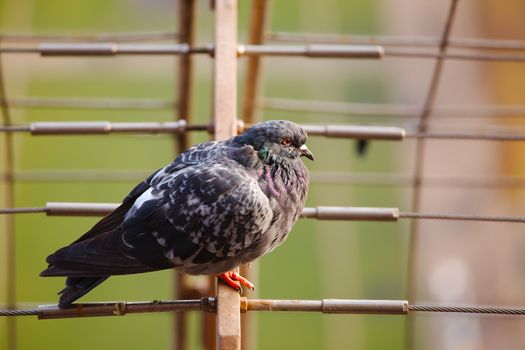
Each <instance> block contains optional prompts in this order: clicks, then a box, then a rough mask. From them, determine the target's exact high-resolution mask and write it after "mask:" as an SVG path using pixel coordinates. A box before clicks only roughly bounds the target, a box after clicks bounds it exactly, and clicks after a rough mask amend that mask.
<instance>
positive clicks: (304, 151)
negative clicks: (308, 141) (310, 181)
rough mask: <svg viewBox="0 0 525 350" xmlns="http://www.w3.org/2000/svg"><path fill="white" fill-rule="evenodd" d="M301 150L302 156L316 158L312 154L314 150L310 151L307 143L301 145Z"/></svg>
mask: <svg viewBox="0 0 525 350" xmlns="http://www.w3.org/2000/svg"><path fill="white" fill-rule="evenodd" d="M299 150H301V155H302V156H305V157H306V158H308V159H310V160H314V155H313V154H312V152H310V150H309V149H308V147H306V145H302V146H301V147H299Z"/></svg>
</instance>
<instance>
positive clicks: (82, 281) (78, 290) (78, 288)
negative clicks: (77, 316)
mask: <svg viewBox="0 0 525 350" xmlns="http://www.w3.org/2000/svg"><path fill="white" fill-rule="evenodd" d="M108 277H109V276H94V277H68V278H67V280H66V288H64V289H62V290H61V291H60V292H58V294H60V299H59V301H58V307H59V308H61V309H67V308H69V307H71V303H73V302H74V301H76V300H77V299H78V298H80V297H82V296H83V295H85V294H87V293H88V292H89V291H90V290H92V289H93V288H95V287H96V286H98V285H99V284H101V283H102V282H104V281H105V280H106V279H107V278H108Z"/></svg>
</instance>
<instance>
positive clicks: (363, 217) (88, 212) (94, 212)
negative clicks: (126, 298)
mask: <svg viewBox="0 0 525 350" xmlns="http://www.w3.org/2000/svg"><path fill="white" fill-rule="evenodd" d="M118 206H119V204H117V203H81V202H48V203H47V204H46V206H45V207H43V208H4V209H0V214H23V213H26V214H27V213H46V215H48V216H104V215H107V214H109V213H110V212H111V211H112V210H114V209H116V208H117V207H118ZM301 217H302V218H305V219H317V220H342V221H393V222H395V221H398V219H427V220H452V221H485V222H486V221H489V222H508V223H525V217H524V216H489V215H464V214H444V213H419V212H417V213H413V212H400V211H399V209H397V208H365V207H325V206H318V207H310V208H304V209H303V212H302V214H301Z"/></svg>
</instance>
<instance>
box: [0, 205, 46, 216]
mask: <svg viewBox="0 0 525 350" xmlns="http://www.w3.org/2000/svg"><path fill="white" fill-rule="evenodd" d="M45 212H46V208H36V207H32V208H1V209H0V214H30V213H45Z"/></svg>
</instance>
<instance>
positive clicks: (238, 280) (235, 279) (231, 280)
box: [217, 271, 255, 293]
mask: <svg viewBox="0 0 525 350" xmlns="http://www.w3.org/2000/svg"><path fill="white" fill-rule="evenodd" d="M217 278H218V279H220V280H222V281H223V282H224V283H226V284H227V285H228V286H230V287H232V288H233V289H235V290H236V291H237V292H239V293H242V286H245V287H247V288H248V289H251V290H254V289H255V286H254V285H253V283H252V282H250V281H248V280H247V279H246V278H244V277H242V276H241V275H239V274H238V273H237V272H233V271H228V272H225V273H221V274H219V275H217Z"/></svg>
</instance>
